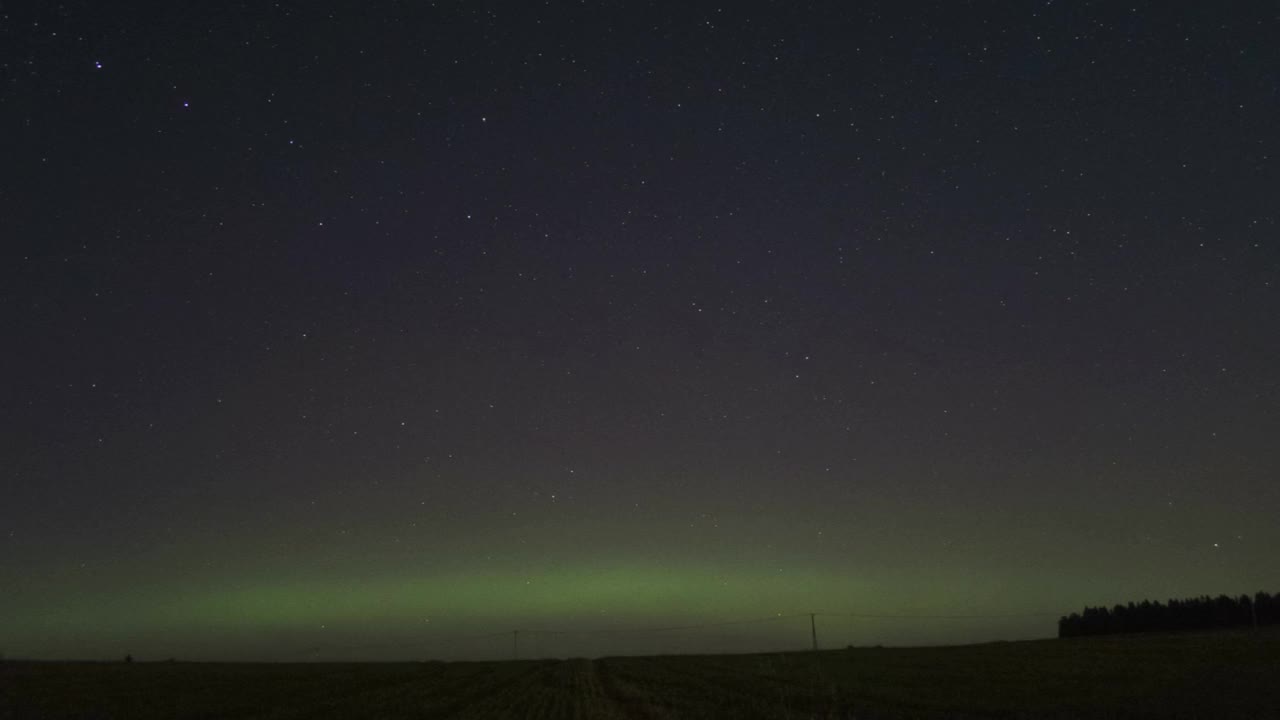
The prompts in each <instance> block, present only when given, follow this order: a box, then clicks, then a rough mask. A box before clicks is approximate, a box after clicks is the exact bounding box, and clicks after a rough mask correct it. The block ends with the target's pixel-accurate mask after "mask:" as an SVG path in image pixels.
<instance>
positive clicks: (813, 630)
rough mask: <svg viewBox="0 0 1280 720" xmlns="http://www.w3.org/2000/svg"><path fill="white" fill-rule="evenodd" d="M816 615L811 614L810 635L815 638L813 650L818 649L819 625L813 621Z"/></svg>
mask: <svg viewBox="0 0 1280 720" xmlns="http://www.w3.org/2000/svg"><path fill="white" fill-rule="evenodd" d="M814 615H816V613H809V635H810V636H811V637H812V638H813V649H814V650H817V649H818V623H817V621H816V620H814V619H813V617H814Z"/></svg>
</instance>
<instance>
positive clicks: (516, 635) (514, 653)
mask: <svg viewBox="0 0 1280 720" xmlns="http://www.w3.org/2000/svg"><path fill="white" fill-rule="evenodd" d="M511 659H512V660H519V659H520V631H519V630H512V631H511Z"/></svg>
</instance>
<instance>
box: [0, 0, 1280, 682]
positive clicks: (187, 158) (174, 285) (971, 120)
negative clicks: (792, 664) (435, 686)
mask: <svg viewBox="0 0 1280 720" xmlns="http://www.w3.org/2000/svg"><path fill="white" fill-rule="evenodd" d="M1277 36H1280V11H1278V10H1277V9H1276V6H1275V5H1274V4H1273V3H1267V2H1235V3H1202V2H1143V1H1139V2H1126V3H1119V2H1086V1H1081V2H1074V1H1073V2H1065V0H1059V1H1056V2H1055V1H1050V2H950V1H948V2H932V3H919V2H901V1H895V2H859V3H837V2H832V3H822V2H814V3H810V2H776V3H770V2H741V3H722V4H715V3H704V2H696V1H695V2H680V3H675V2H670V3H666V2H621V1H612V2H596V1H585V2H558V1H556V2H545V3H525V2H519V3H517V2H461V1H459V2H434V3H431V2H371V3H339V2H327V1H326V2H277V3H266V2H247V3H231V2H227V3H222V2H217V3H150V2H136V3H126V4H124V5H122V4H120V3H95V2H88V1H87V0H65V1H64V2H61V3H53V2H45V3H29V4H23V3H19V4H17V5H10V6H8V7H6V8H4V9H2V10H0V130H2V132H3V137H4V138H5V141H4V143H3V145H4V149H3V153H2V157H3V160H2V161H0V167H2V168H3V169H2V171H0V217H2V218H3V221H2V223H0V224H2V225H3V230H2V231H0V233H2V234H3V237H4V240H3V243H2V244H3V262H2V263H0V291H2V292H3V297H4V302H3V303H2V304H0V330H2V331H3V337H4V338H5V342H4V346H5V349H4V351H3V352H2V353H0V372H2V373H3V376H4V378H5V382H4V387H3V391H2V392H3V394H2V395H0V457H2V458H3V463H2V466H0V483H2V484H3V493H2V494H0V619H2V620H0V652H4V653H5V654H6V655H7V656H9V657H16V656H20V657H41V658H61V657H76V658H100V657H110V658H115V657H121V656H123V655H124V653H126V652H131V653H133V654H134V655H135V656H138V657H140V658H144V659H145V658H157V657H170V656H176V657H179V658H188V659H269V660H288V659H331V658H363V659H399V658H410V657H505V656H509V655H510V654H511V653H512V647H511V645H512V637H511V630H513V629H521V630H523V631H524V632H525V633H526V634H525V638H526V640H525V641H524V642H525V643H526V644H525V645H524V647H523V648H522V649H521V650H519V651H520V652H523V653H534V652H536V653H540V654H574V653H584V654H598V653H626V652H659V651H672V650H716V651H718V650H741V649H766V648H772V647H805V646H807V645H808V643H809V641H810V637H809V632H810V626H809V618H808V617H807V615H805V614H807V613H811V612H813V613H823V614H824V615H823V616H821V617H819V618H818V620H817V629H818V631H819V635H820V642H821V643H822V644H823V645H824V646H836V645H840V646H843V645H844V644H847V643H856V644H871V643H884V644H921V643H945V642H965V641H980V640H992V639H1016V638H1029V637H1044V636H1049V635H1052V634H1054V633H1055V631H1056V627H1055V620H1056V616H1057V615H1058V614H1062V613H1066V612H1070V611H1072V610H1075V609H1078V608H1079V607H1081V606H1083V605H1084V604H1112V603H1115V602H1122V601H1129V600H1141V599H1143V598H1147V597H1150V598H1153V599H1155V598H1167V597H1171V596H1185V595H1199V594H1205V593H1209V594H1217V593H1220V592H1225V593H1233V594H1238V593H1245V592H1249V593H1251V592H1255V591H1258V590H1268V591H1277V590H1280V566H1277V564H1276V562H1275V554H1274V548H1275V547H1277V546H1280V524H1278V523H1277V517H1280V482H1278V480H1280V443H1277V442H1276V438H1277V437H1280V370H1277V368H1278V367H1280V333H1278V332H1277V329H1280V294H1278V293H1280V247H1278V246H1277V242H1278V241H1280V237H1278V235H1277V233H1278V230H1280V227H1278V223H1277V219H1278V216H1277V207H1280V205H1277V197H1278V196H1280V158H1278V157H1277V153H1280V124H1278V123H1277V122H1276V118H1277V117H1280V75H1278V74H1277V72H1276V68H1278V67H1280V44H1277V43H1276V42H1275V38H1276V37H1277ZM793 615H802V617H799V618H796V617H791V616H793ZM841 615H857V617H848V618H847V619H844V618H842V617H840V616H841ZM883 615H914V616H928V617H916V618H914V619H912V618H901V617H873V616H883ZM956 615H960V616H966V617H959V618H956V617H949V618H947V617H933V616H956ZM779 616H782V617H779ZM970 616H975V617H970ZM769 617H772V618H774V620H772V621H763V622H759V623H745V624H742V625H732V626H720V625H716V626H714V627H710V628H702V629H696V630H688V631H684V630H681V631H676V632H667V631H663V632H649V633H626V632H620V631H619V630H620V629H635V628H652V627H671V626H686V625H698V624H711V623H721V622H726V621H736V620H740V619H758V618H769ZM539 631H541V632H542V635H541V636H539V635H538V632H539ZM552 631H555V632H552ZM574 632H577V633H580V634H578V635H574V634H573V633H574ZM557 633H558V634H557ZM491 636H492V637H491ZM530 639H532V640H533V641H535V642H541V643H542V644H541V645H540V646H536V647H535V646H530V645H529V644H528V643H529V642H530Z"/></svg>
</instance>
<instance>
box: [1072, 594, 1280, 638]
mask: <svg viewBox="0 0 1280 720" xmlns="http://www.w3.org/2000/svg"><path fill="white" fill-rule="evenodd" d="M1275 624H1280V595H1271V594H1269V593H1265V592H1260V593H1258V594H1257V595H1254V596H1253V597H1249V596H1248V595H1241V596H1239V597H1230V596H1228V595H1219V596H1218V597H1216V598H1215V597H1209V596H1208V595H1202V596H1201V597H1196V598H1186V599H1183V600H1170V601H1169V602H1168V603H1160V602H1151V601H1150V600H1143V601H1142V602H1140V603H1132V602H1131V603H1129V604H1128V605H1116V606H1115V607H1112V608H1107V607H1105V606H1099V607H1086V608H1085V609H1084V612H1079V613H1071V614H1070V615H1066V616H1064V617H1062V618H1061V619H1059V620H1058V637H1060V638H1065V637H1080V636H1083V635H1113V634H1116V633H1134V632H1153V631H1156V632H1161V631H1175V630H1209V629H1213V628H1230V627H1250V626H1261V625H1275Z"/></svg>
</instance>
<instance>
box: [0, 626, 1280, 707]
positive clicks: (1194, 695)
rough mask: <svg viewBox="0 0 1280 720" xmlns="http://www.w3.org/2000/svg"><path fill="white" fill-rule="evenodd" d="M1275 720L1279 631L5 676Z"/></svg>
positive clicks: (108, 701) (80, 694) (100, 684)
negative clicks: (759, 652)
mask: <svg viewBox="0 0 1280 720" xmlns="http://www.w3.org/2000/svg"><path fill="white" fill-rule="evenodd" d="M354 717H371V718H502V717H528V718H702V717H724V718H752V717H757V718H765V717H767V718H811V717H818V718H846V717H848V718H853V717H857V718H951V717H1026V718H1044V717H1051V718H1052V717H1057V718H1082V717H1090V718H1092V717H1097V718H1104V717H1105V718H1118V717H1123V718H1130V717H1152V718H1154V717H1160V718H1167V717H1185V718H1191V717H1195V718H1223V717H1237V718H1280V632H1278V631H1276V630H1274V629H1273V630H1265V631H1262V632H1223V633H1213V634H1188V635H1161V636H1127V637H1115V636H1112V637H1097V638H1079V639H1070V640H1039V641H1032V642H1017V643H995V644H989V645H971V646H963V647H946V648H904V649H878V648H865V649H855V650H833V651H823V652H797V653H781V654H764V655H704V656H668V657H637V658H605V659H601V660H563V661H562V660H528V661H513V662H482V663H395V664H376V663H363V664H359V663H353V664H296V665H271V664H202V663H134V664H132V665H126V664H123V663H119V664H107V663H26V662H6V663H0V718H2V719H5V720H8V719H9V718H273V719H281V718H354Z"/></svg>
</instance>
